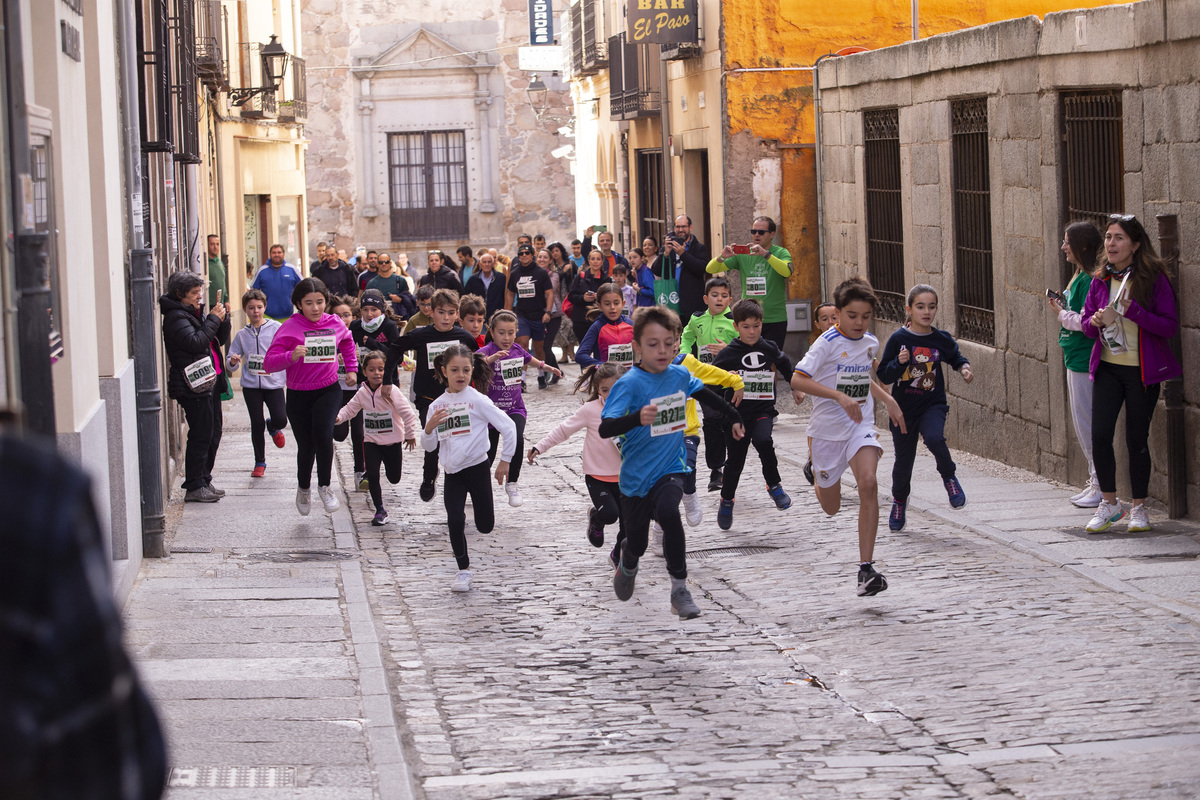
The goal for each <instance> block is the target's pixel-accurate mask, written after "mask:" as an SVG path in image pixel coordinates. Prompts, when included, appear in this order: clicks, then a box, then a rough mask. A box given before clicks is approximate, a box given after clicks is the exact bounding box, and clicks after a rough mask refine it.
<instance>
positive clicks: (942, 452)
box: [888, 405, 957, 500]
mask: <svg viewBox="0 0 1200 800" xmlns="http://www.w3.org/2000/svg"><path fill="white" fill-rule="evenodd" d="M949 411H950V406H948V405H936V406H931V407H929V408H927V409H925V410H924V411H923V412H921V414H920V416H915V417H914V416H910V415H909V414H907V413H906V414H905V415H904V427H906V428H908V433H901V432H900V429H899V428H897V427H896V426H895V425H894V424H892V423H890V422H889V423H888V427H890V428H891V429H892V446H893V447H894V448H895V449H896V460H895V462H894V463H893V464H892V499H893V500H907V499H908V494H909V492H910V491H911V490H912V470H913V462H914V461H916V458H917V437H918V436H919V437H920V438H922V439H924V440H925V446H926V447H928V448H929V452H931V453H933V460H934V461H935V462H936V463H937V471H938V474H939V475H941V476H942V480H949V479H950V478H953V477H954V473H955V471H956V469H957V468H956V467H955V465H954V459H953V458H952V457H951V456H950V448H949V447H947V446H946V414H947V413H948V412H949Z"/></svg>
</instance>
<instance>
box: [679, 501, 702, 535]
mask: <svg viewBox="0 0 1200 800" xmlns="http://www.w3.org/2000/svg"><path fill="white" fill-rule="evenodd" d="M683 512H684V515H685V516H686V517H687V524H688V525H689V526H691V527H693V528H698V527H700V523H701V522H704V506H702V505H700V496H699V495H698V494H696V493H695V492H692V493H691V494H685V495H684V496H683Z"/></svg>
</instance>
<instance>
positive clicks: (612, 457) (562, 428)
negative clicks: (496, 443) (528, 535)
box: [529, 362, 625, 567]
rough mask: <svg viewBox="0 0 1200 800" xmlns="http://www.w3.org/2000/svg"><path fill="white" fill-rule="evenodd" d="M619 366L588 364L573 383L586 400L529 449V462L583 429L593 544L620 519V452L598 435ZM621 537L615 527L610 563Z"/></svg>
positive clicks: (598, 543) (589, 533)
mask: <svg viewBox="0 0 1200 800" xmlns="http://www.w3.org/2000/svg"><path fill="white" fill-rule="evenodd" d="M624 372H625V370H624V369H623V368H622V367H619V366H617V365H616V364H613V363H612V362H606V363H604V364H598V365H596V366H594V367H588V368H587V369H585V370H584V371H583V373H582V374H580V376H579V380H577V381H576V382H575V391H577V392H578V391H579V390H580V389H585V390H586V391H587V400H585V401H584V403H583V405H581V406H580V407H579V410H577V411H576V412H575V413H574V414H572V415H571V416H569V417H567V419H566V420H564V421H563V422H561V423H559V424H558V426H557V427H555V428H554V430H552V431H550V432H549V433H548V434H546V437H545V438H544V439H542V440H541V441H540V442H538V443H537V444H535V445H534V446H533V447H531V448H530V449H529V463H530V464H533V463H534V460H535V459H536V458H537V457H538V455H540V454H541V453H547V452H549V451H550V448H551V447H554V446H555V445H559V444H562V443H563V442H565V441H566V440H567V439H569V438H571V435H572V434H574V433H577V432H578V431H581V430H582V431H584V436H583V481H584V483H585V484H586V485H587V490H588V495H589V496H590V497H591V498H592V507H591V508H589V509H588V524H587V540H588V542H589V543H590V544H591V545H592V547H603V546H604V528H605V526H607V525H612V524H613V523H617V524H618V525H619V524H620V522H621V487H620V479H621V451H620V450H618V449H617V446H616V444H615V443H614V442H613V440H612V439H605V438H603V437H602V436H601V435H600V412H601V411H603V409H604V401H605V399H607V398H608V393H609V392H610V391H611V390H612V387H613V384H614V383H616V382H617V378H619V377H621V375H622V374H624ZM622 539H624V527H623V526H622V527H619V528H618V533H617V544H616V546H614V547H613V554H612V556H610V558H611V559H612V561H613V566H614V567H615V566H616V559H617V558H619V556H620V549H619V548H620V546H621V545H620V543H621V541H622Z"/></svg>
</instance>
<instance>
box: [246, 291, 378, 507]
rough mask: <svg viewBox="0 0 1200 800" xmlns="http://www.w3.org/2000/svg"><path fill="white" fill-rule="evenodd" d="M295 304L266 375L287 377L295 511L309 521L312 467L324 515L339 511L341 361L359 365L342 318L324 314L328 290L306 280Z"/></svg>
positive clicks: (350, 378) (270, 352)
mask: <svg viewBox="0 0 1200 800" xmlns="http://www.w3.org/2000/svg"><path fill="white" fill-rule="evenodd" d="M292 305H294V306H295V307H296V309H297V313H295V314H293V315H292V316H291V317H289V318H288V320H287V321H286V322H284V323H283V325H282V326H280V328H279V330H278V331H276V333H275V338H274V339H273V340H272V341H271V346H270V347H269V348H268V349H267V354H266V356H265V357H264V358H263V369H264V370H266V371H267V372H287V416H288V422H289V423H291V426H292V435H293V436H294V437H295V439H296V467H297V480H298V483H299V488H298V489H297V490H296V509H297V510H298V511H299V512H300V514H301V515H302V516H308V511H309V504H310V497H309V487H310V484H311V481H312V468H313V462H314V461H316V464H317V494H318V495H320V497H321V504H322V505H323V506H324V507H325V513H326V514H332V513H333V512H334V511H336V510H337V508H338V501H337V498H336V497H334V496H333V492H332V491H330V489H329V483H330V480H331V479H332V477H333V424H334V422H333V421H334V418H335V417H336V416H337V413H338V409H339V408H340V407H341V405H342V389H341V387H340V386H338V372H337V357H338V354H339V353H340V354H341V356H342V360H343V361H344V363H346V364H357V363H358V361H357V359H356V356H355V350H354V339H353V338H352V337H351V336H350V331H349V330H347V329H346V324H345V323H344V322H342V320H341V319H340V318H339V317H335V316H334V315H333V314H327V313H325V309H327V308H329V307H330V305H331V303H330V297H329V290H328V289H326V288H325V284H324V283H322V282H321V281H319V280H317V279H316V278H305V279H304V280H302V281H300V282H299V283H298V284H296V288H295V289H293V290H292ZM356 379H357V375H356V374H355V373H354V372H349V371H348V372H347V373H346V385H347V386H353V385H354V383H355V381H356Z"/></svg>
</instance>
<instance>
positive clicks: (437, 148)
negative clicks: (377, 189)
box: [388, 131, 470, 241]
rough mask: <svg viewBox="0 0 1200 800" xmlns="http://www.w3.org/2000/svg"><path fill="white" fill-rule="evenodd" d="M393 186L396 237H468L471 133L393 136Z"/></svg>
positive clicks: (390, 179)
mask: <svg viewBox="0 0 1200 800" xmlns="http://www.w3.org/2000/svg"><path fill="white" fill-rule="evenodd" d="M388 190H389V197H390V204H391V227H392V239H393V240H394V241H404V240H426V241H429V240H436V239H451V238H463V237H466V236H468V235H469V233H470V218H469V215H468V208H467V142H466V133H465V132H464V131H425V132H422V133H391V134H388Z"/></svg>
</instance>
